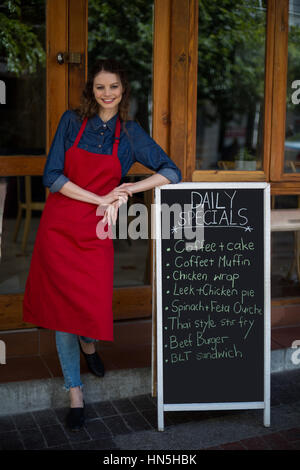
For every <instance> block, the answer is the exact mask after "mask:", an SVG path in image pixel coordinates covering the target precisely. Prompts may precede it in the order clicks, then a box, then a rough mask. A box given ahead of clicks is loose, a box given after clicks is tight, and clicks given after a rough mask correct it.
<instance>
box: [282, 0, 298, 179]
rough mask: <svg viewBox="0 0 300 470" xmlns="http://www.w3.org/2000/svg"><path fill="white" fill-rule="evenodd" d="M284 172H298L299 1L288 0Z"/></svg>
mask: <svg viewBox="0 0 300 470" xmlns="http://www.w3.org/2000/svg"><path fill="white" fill-rule="evenodd" d="M288 18H289V32H288V70H287V98H286V127H285V142H284V172H285V173H299V172H300V108H299V103H300V65H299V64H300V1H299V0H293V1H290V2H289V17H288Z"/></svg>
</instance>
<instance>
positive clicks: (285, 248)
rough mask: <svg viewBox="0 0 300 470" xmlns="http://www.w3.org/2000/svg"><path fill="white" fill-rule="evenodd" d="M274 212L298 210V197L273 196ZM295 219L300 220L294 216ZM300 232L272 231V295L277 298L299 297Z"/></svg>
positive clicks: (299, 217)
mask: <svg viewBox="0 0 300 470" xmlns="http://www.w3.org/2000/svg"><path fill="white" fill-rule="evenodd" d="M272 201H273V210H277V209H281V210H282V209H286V210H288V209H298V207H299V197H298V196H290V195H288V196H272ZM293 219H294V220H295V219H297V220H298V219H300V210H299V216H294V215H293ZM298 235H299V232H298V234H297V232H293V231H282V232H277V231H272V234H271V294H272V297H273V298H276V297H293V296H295V297H299V295H300V283H299V275H300V273H298V269H297V263H296V253H297V245H296V244H297V243H300V238H299V237H298Z"/></svg>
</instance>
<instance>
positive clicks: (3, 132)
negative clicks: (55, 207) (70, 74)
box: [0, 0, 46, 328]
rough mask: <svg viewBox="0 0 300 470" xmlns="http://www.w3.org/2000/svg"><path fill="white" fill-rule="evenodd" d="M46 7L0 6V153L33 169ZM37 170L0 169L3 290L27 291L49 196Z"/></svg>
mask: <svg viewBox="0 0 300 470" xmlns="http://www.w3.org/2000/svg"><path fill="white" fill-rule="evenodd" d="M45 8H46V0H31V1H20V2H8V1H7V2H2V5H1V7H0V13H1V15H2V16H1V33H2V38H5V41H2V43H1V48H0V80H1V83H2V84H4V89H5V100H4V102H3V101H2V103H3V104H1V105H0V159H1V157H3V156H4V155H5V156H7V157H8V158H9V157H13V156H16V155H18V156H19V158H21V159H23V158H24V159H25V158H26V159H31V160H30V162H31V163H30V166H31V167H32V169H33V170H34V168H35V158H37V157H36V156H37V155H45V147H46V57H45V29H46V27H45V24H46V23H45V21H46V18H45ZM6 44H7V46H6ZM8 46H9V47H8ZM31 156H32V158H31ZM11 161H12V162H13V161H16V160H11ZM8 162H9V160H8ZM37 163H38V164H39V165H40V162H37ZM8 164H9V163H8ZM7 173H8V172H6V174H7ZM33 173H34V174H35V176H33V175H30V174H28V175H27V176H16V175H17V174H18V168H15V167H14V164H13V163H12V164H11V165H10V164H9V174H10V175H11V176H3V175H2V176H1V174H0V227H1V267H0V294H15V293H22V292H24V288H25V282H26V278H27V275H28V269H29V265H30V259H31V254H32V250H33V244H34V239H35V235H36V231H37V227H38V224H39V220H40V216H41V213H42V209H43V206H44V203H45V200H46V193H45V188H44V186H43V183H42V176H37V175H36V171H33ZM14 174H15V176H14ZM0 328H1V325H0Z"/></svg>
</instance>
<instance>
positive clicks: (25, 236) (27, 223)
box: [21, 208, 32, 254]
mask: <svg viewBox="0 0 300 470" xmlns="http://www.w3.org/2000/svg"><path fill="white" fill-rule="evenodd" d="M31 212H32V211H31V209H29V208H27V209H26V217H25V225H24V233H23V240H22V247H21V251H22V253H23V254H24V253H25V251H26V246H27V241H28V235H29V230H30V222H31Z"/></svg>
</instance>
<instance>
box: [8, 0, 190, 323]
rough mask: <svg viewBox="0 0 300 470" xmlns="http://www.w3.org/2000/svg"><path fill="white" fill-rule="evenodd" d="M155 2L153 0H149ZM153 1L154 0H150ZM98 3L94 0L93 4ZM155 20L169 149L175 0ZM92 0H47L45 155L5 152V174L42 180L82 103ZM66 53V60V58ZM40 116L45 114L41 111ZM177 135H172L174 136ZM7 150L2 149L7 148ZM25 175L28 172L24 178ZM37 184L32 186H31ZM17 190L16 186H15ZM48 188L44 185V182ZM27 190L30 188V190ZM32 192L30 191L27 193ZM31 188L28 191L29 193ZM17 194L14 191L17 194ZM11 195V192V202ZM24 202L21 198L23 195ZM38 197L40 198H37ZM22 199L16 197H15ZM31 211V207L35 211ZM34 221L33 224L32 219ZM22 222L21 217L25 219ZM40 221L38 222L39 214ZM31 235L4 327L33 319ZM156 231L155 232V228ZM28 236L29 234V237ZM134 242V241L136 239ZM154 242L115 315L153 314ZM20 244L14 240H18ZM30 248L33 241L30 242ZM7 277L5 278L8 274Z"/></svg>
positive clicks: (159, 98)
mask: <svg viewBox="0 0 300 470" xmlns="http://www.w3.org/2000/svg"><path fill="white" fill-rule="evenodd" d="M150 3H151V2H150ZM148 4H149V2H148ZM95 5H96V6H97V3H95V2H92V1H91V2H90V7H93V6H95ZM152 8H153V18H152V19H151V21H153V24H152V28H153V31H152V38H153V42H152V90H151V93H152V136H153V138H154V139H155V140H156V141H157V142H158V143H159V144H160V145H161V146H162V147H163V148H164V150H165V151H166V152H168V153H169V152H170V151H171V150H172V149H171V145H170V129H171V125H170V99H169V98H170V80H169V72H170V64H171V61H172V57H171V53H172V52H171V29H172V24H171V8H172V2H171V1H170V0H155V1H153V6H152ZM89 14H90V13H89V3H88V0H45V17H44V22H45V42H44V53H45V63H44V70H45V107H44V111H42V109H41V113H44V114H43V116H44V117H45V119H44V132H45V145H44V151H43V152H41V154H40V155H36V154H34V155H30V154H24V155H22V154H17V155H11V154H9V153H8V154H7V155H5V154H3V155H0V177H2V178H6V177H12V178H17V177H21V178H24V179H27V180H29V181H31V180H32V177H33V176H35V177H37V178H39V179H40V180H39V184H40V182H41V178H42V174H43V169H44V165H45V162H46V155H47V153H48V151H49V148H50V145H51V142H52V139H53V137H54V134H55V131H56V128H57V125H58V122H59V119H60V117H61V115H62V114H63V112H64V111H65V110H66V109H69V108H73V107H75V106H76V105H78V103H79V99H80V95H81V91H82V89H83V86H84V83H85V80H86V78H87V73H88V35H89ZM62 59H63V60H62ZM36 119H37V120H38V119H40V117H39V116H36ZM175 139H176V137H174V136H173V141H175ZM173 152H174V160H175V161H176V162H177V163H178V164H179V166H180V167H181V166H182V165H181V163H182V161H183V159H184V157H183V156H181V157H178V152H177V156H176V155H175V151H174V150H173ZM2 153H3V152H2ZM149 174H151V171H150V170H148V169H147V168H145V167H143V166H142V165H140V164H135V165H133V167H132V168H131V169H130V172H129V175H130V176H131V177H142V178H143V177H145V176H147V175H149ZM25 177H26V178H25ZM31 189H32V188H31ZM13 191H14V190H13ZM44 191H45V188H44ZM26 194H27V193H26ZM28 194H29V193H28ZM28 194H27V196H28ZM47 195H48V190H46V193H45V195H44V196H42V197H41V201H39V202H38V204H40V205H39V206H35V207H36V208H37V210H38V217H40V214H41V213H42V208H43V205H44V203H45V200H46V197H47ZM14 197H15V196H14ZM8 199H9V198H6V204H7V201H8ZM146 200H147V204H148V205H149V206H150V204H151V202H152V192H148V194H147V196H146ZM18 202H20V201H18ZM35 202H36V201H35ZM16 204H17V202H16ZM31 214H32V213H31ZM32 220H33V219H31V222H30V221H29V226H30V223H32ZM21 224H22V222H21ZM35 225H36V226H37V225H38V218H37V219H36V222H35ZM30 233H31V235H30V237H31V245H30V246H31V250H30V249H29V252H26V250H25V253H21V252H20V251H21V248H20V246H21V245H20V243H21V241H20V234H19V235H18V237H19V239H18V240H19V241H18V242H16V243H17V245H16V246H17V247H18V248H17V251H18V250H19V253H16V255H17V256H19V258H18V260H17V268H16V269H18V270H20V269H21V268H20V266H22V263H23V262H24V260H25V261H26V262H25V264H26V269H27V271H26V270H24V272H23V278H22V282H23V284H22V286H21V287H20V286H19V289H15V290H12V291H11V292H10V291H9V290H8V291H5V287H4V290H3V291H2V292H0V330H7V329H17V328H28V327H31V326H32V325H30V324H27V323H26V324H25V323H23V322H22V300H23V292H24V285H25V280H26V276H27V272H28V268H29V261H30V256H31V253H32V248H33V241H34V240H33V239H34V236H35V235H34V233H32V232H30ZM150 233H151V232H150ZM30 237H29V238H30ZM133 243H134V241H133ZM152 243H153V241H151V239H150V240H149V243H148V255H147V262H146V266H147V276H145V281H144V282H143V283H142V285H132V286H123V287H115V288H114V297H113V311H114V314H115V320H118V319H134V318H141V317H150V316H151V304H152ZM14 246H15V245H14ZM26 249H28V245H27V248H26ZM3 279H4V280H6V278H5V275H3Z"/></svg>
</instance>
